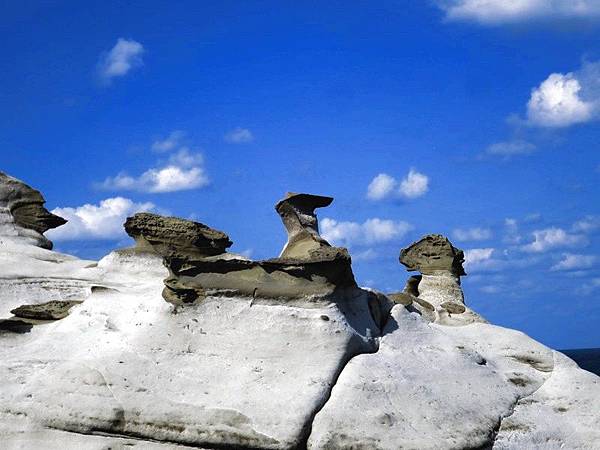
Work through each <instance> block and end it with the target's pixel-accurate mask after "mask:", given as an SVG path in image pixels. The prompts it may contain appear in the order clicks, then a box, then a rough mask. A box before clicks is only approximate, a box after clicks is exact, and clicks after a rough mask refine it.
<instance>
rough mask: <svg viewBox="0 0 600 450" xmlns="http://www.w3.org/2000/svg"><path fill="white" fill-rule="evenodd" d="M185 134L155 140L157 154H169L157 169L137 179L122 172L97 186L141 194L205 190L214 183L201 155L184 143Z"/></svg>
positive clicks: (174, 132)
mask: <svg viewBox="0 0 600 450" xmlns="http://www.w3.org/2000/svg"><path fill="white" fill-rule="evenodd" d="M184 137H185V133H184V132H183V131H179V130H176V131H173V132H172V133H171V134H169V136H167V137H166V138H165V139H161V140H157V141H155V142H154V143H153V144H152V146H151V148H152V150H153V151H154V152H159V153H168V158H166V156H165V158H166V159H163V160H162V162H159V163H158V164H157V167H153V168H150V169H148V170H146V171H145V172H143V173H142V174H140V175H137V176H133V175H129V174H128V173H127V172H121V173H119V174H117V175H116V176H112V177H107V178H106V179H105V180H104V181H102V182H100V183H96V187H98V188H99V189H104V190H110V191H138V192H147V193H166V192H175V191H185V190H190V189H198V188H202V187H204V186H206V185H208V184H209V183H210V180H209V178H208V175H207V174H206V170H205V168H204V158H203V156H202V154H201V153H194V152H192V151H191V150H190V148H189V147H188V146H186V145H183V144H182V139H183V138H184Z"/></svg>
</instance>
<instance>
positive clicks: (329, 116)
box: [0, 0, 600, 348]
mask: <svg viewBox="0 0 600 450" xmlns="http://www.w3.org/2000/svg"><path fill="white" fill-rule="evenodd" d="M215 3H217V2H197V1H194V2H176V4H172V2H169V3H168V2H151V1H145V2H127V4H123V2H85V4H84V3H83V2H51V3H50V2H11V3H9V4H6V3H5V4H4V5H3V6H1V7H0V32H1V33H2V37H3V47H4V49H5V50H4V54H5V57H4V58H2V59H1V60H0V74H1V75H0V80H1V84H0V105H2V107H1V108H0V148H1V149H2V150H1V155H2V156H1V158H0V162H1V167H0V169H2V170H4V171H6V172H7V173H9V174H11V175H13V176H16V177H18V178H20V179H22V180H24V181H26V182H28V183H29V184H31V185H32V186H34V187H36V188H38V189H40V190H41V191H42V192H43V193H44V194H45V197H46V199H47V201H48V207H49V208H50V209H55V208H56V209H57V212H59V213H60V214H62V215H63V216H65V217H66V218H68V219H70V222H69V224H68V225H66V226H64V227H62V228H61V229H58V230H56V231H55V232H54V233H49V234H48V235H49V237H51V238H52V239H53V240H54V241H55V244H56V248H57V249H59V250H61V251H65V252H70V253H74V254H77V255H78V256H81V257H86V258H94V259H96V258H99V257H101V256H102V255H104V254H106V253H107V252H109V251H110V250H111V249H113V248H115V247H118V246H124V245H129V241H128V238H127V237H126V236H125V235H124V234H123V232H122V227H121V224H122V222H123V220H124V217H126V216H127V215H128V214H132V213H133V212H135V211H137V210H142V209H152V210H154V211H156V212H160V213H167V214H172V215H177V216H181V217H187V218H193V219H195V220H199V221H201V222H204V223H206V224H208V225H210V226H213V227H215V228H218V229H221V230H223V231H225V232H227V233H228V234H229V235H230V237H231V238H232V240H233V241H234V247H233V249H232V250H233V251H238V252H243V253H244V254H247V255H251V256H252V257H253V258H257V259H258V258H267V257H272V256H275V255H277V254H278V252H279V251H280V249H281V247H282V246H283V244H284V242H285V232H284V229H283V226H282V225H281V222H280V220H279V217H278V216H277V215H276V213H275V211H274V209H273V205H274V204H275V203H276V201H277V200H278V199H280V198H281V197H282V196H283V195H284V193H285V192H286V191H300V192H310V193H316V194H324V195H331V196H333V197H335V201H334V203H333V204H332V206H330V207H329V208H326V209H323V210H320V211H319V217H320V220H321V229H322V230H321V231H322V233H323V234H324V235H325V236H326V237H327V238H329V239H330V241H332V242H333V243H335V244H338V245H345V246H348V247H349V248H350V251H351V253H352V255H353V257H354V271H355V274H356V276H357V279H358V280H359V282H360V283H361V284H363V285H367V286H371V287H374V288H378V289H381V290H383V291H386V292H389V291H394V290H399V289H401V288H402V287H403V285H404V282H405V280H406V278H407V276H408V273H407V272H405V270H404V269H403V267H401V266H400V265H399V264H398V253H399V250H400V248H401V247H404V246H406V245H408V244H409V243H410V242H412V241H413V240H415V239H417V238H419V237H420V236H421V235H423V234H426V233H430V232H438V233H443V234H446V235H448V236H449V237H450V238H451V239H452V240H453V242H454V243H455V245H457V246H459V247H460V248H463V249H465V250H467V254H468V263H467V272H468V274H469V275H468V276H467V277H465V278H464V288H465V293H466V299H467V303H468V304H469V305H470V306H472V307H473V308H474V309H476V310H478V311H480V312H481V313H482V314H484V315H485V316H486V317H487V318H488V319H489V320H490V321H492V322H494V323H497V324H500V325H504V326H509V327H513V328H518V329H521V330H523V331H525V332H526V333H528V334H530V335H532V336H533V337H535V338H537V339H540V340H541V341H542V342H544V343H546V344H548V345H551V346H553V347H557V348H574V347H600V327H598V323H600V302H599V300H598V297H599V295H600V207H599V206H598V204H599V202H598V199H599V198H600V186H599V181H600V156H599V153H598V142H600V128H599V127H598V118H599V117H600V63H599V62H598V61H599V60H600V40H599V39H598V35H599V33H600V5H599V4H598V2H597V1H594V0H581V1H579V2H569V1H559V0H548V1H541V0H512V1H510V2H509V1H499V0H490V1H489V2H487V3H485V4H484V3H481V2H477V1H475V0H449V1H443V2H442V1H433V0H432V1H406V2H399V1H381V2H362V1H361V2H341V1H340V2H338V1H328V2H300V3H298V2H269V1H256V2H241V1H236V2H230V1H222V2H218V5H216V4H215Z"/></svg>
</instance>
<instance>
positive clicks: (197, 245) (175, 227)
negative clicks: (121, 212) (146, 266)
mask: <svg viewBox="0 0 600 450" xmlns="http://www.w3.org/2000/svg"><path fill="white" fill-rule="evenodd" d="M124 226H125V231H126V232H127V234H128V235H129V236H131V237H132V238H134V239H135V240H136V242H137V244H138V246H139V247H142V248H148V249H152V250H153V251H155V252H156V253H158V254H159V255H161V256H164V257H172V256H177V255H179V256H181V255H190V256H192V255H194V256H213V255H219V254H221V253H224V252H225V251H226V249H227V248H229V247H231V245H232V244H233V243H232V242H231V241H230V240H229V237H228V236H227V235H226V234H225V233H223V232H222V231H219V230H215V229H213V228H210V227H208V226H206V225H204V224H202V223H199V222H193V221H191V220H186V219H179V218H177V217H164V216H160V215H158V214H151V213H137V214H135V215H134V216H133V217H128V218H127V220H126V221H125V224H124Z"/></svg>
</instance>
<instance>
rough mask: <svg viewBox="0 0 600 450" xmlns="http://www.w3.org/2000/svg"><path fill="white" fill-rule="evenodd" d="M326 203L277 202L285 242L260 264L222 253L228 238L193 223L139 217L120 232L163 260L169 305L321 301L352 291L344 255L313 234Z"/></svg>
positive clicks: (305, 199)
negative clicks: (245, 299) (241, 299)
mask: <svg viewBox="0 0 600 450" xmlns="http://www.w3.org/2000/svg"><path fill="white" fill-rule="evenodd" d="M332 200H333V199H332V198H331V197H322V196H316V195H309V194H288V196H287V197H286V198H285V199H284V200H282V201H280V202H279V203H277V205H276V210H277V212H278V213H279V214H280V216H281V218H282V221H283V223H284V226H285V227H286V229H287V230H288V243H287V244H286V246H285V248H284V250H283V252H282V253H281V256H280V257H278V258H272V259H267V260H262V261H253V260H249V259H247V258H244V257H242V256H240V255H236V254H233V253H228V252H227V248H229V247H230V246H231V245H232V243H231V241H230V240H229V237H228V236H227V235H226V234H225V233H223V232H221V231H218V230H215V229H212V228H210V227H208V226H206V225H204V224H201V223H198V222H192V221H189V220H183V219H177V218H174V217H162V216H159V215H157V214H150V213H140V214H136V215H134V216H133V217H130V218H128V219H127V221H126V222H125V230H126V231H127V233H128V234H129V235H130V236H131V237H133V238H134V239H135V241H136V243H137V248H138V249H140V250H151V251H154V252H156V253H158V254H159V255H161V256H162V257H163V258H164V263H165V266H166V267H167V268H168V269H169V276H168V277H167V278H166V279H165V289H164V291H163V297H164V298H165V300H167V301H168V302H170V303H173V304H176V305H179V304H182V303H191V302H194V301H195V300H197V299H201V298H205V297H206V296H209V295H210V296H215V295H225V296H233V295H241V296H250V297H252V298H255V299H299V298H306V297H320V298H322V297H328V296H331V295H333V294H334V293H335V292H336V291H338V290H339V289H346V288H354V289H355V288H357V286H356V282H355V280H354V275H353V273H352V268H351V259H350V255H349V254H348V251H347V250H346V249H345V248H338V247H332V246H331V245H330V244H329V243H328V242H327V241H325V240H324V239H323V238H322V237H321V236H319V233H318V226H317V218H316V215H315V213H314V210H315V208H318V207H322V206H326V205H328V204H330V203H331V201H332Z"/></svg>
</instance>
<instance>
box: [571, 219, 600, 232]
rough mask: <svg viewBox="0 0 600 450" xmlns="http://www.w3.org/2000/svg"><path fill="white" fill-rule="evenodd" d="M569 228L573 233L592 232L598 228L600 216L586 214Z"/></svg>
mask: <svg viewBox="0 0 600 450" xmlns="http://www.w3.org/2000/svg"><path fill="white" fill-rule="evenodd" d="M571 230H572V231H573V232H575V233H593V232H594V231H597V230H600V217H597V216H586V217H584V218H583V219H581V220H578V221H577V222H575V223H574V224H573V227H572V228H571Z"/></svg>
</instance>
